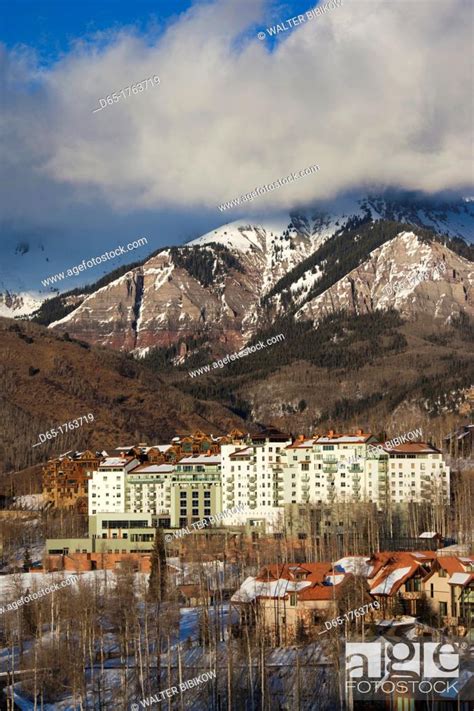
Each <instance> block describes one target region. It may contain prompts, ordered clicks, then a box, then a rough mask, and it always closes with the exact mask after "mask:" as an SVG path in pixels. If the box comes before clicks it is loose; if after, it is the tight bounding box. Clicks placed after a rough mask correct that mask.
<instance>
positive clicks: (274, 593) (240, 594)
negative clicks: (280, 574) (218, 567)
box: [231, 576, 311, 602]
mask: <svg viewBox="0 0 474 711" xmlns="http://www.w3.org/2000/svg"><path fill="white" fill-rule="evenodd" d="M310 585H311V583H310V582H305V581H298V582H296V581H295V582H293V581H292V580H285V579H284V578H279V579H278V580H270V581H268V582H267V581H265V582H263V581H262V582H259V581H257V579H256V578H254V577H252V576H250V577H248V578H246V580H244V582H243V583H242V585H241V586H240V588H239V589H238V590H237V592H235V593H234V594H233V595H232V598H231V600H232V602H250V601H251V600H255V598H257V597H285V596H286V595H288V593H290V592H297V591H298V590H303V589H304V588H307V587H309V586H310Z"/></svg>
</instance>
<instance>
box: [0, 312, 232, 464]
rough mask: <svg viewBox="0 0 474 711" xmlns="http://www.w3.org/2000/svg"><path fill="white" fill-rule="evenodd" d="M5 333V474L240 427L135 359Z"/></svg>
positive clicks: (0, 379) (2, 327) (11, 324)
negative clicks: (89, 419)
mask: <svg viewBox="0 0 474 711" xmlns="http://www.w3.org/2000/svg"><path fill="white" fill-rule="evenodd" d="M0 334H1V364H0V393H1V395H0V421H1V423H2V424H1V428H2V437H1V442H2V444H1V448H0V471H3V472H5V471H10V470H11V469H12V468H15V469H19V468H24V467H27V466H32V465H34V464H37V463H38V462H41V461H45V460H46V459H47V458H48V457H49V456H53V455H57V454H60V453H61V452H64V451H67V450H68V449H79V450H80V449H83V448H86V447H90V448H102V447H105V448H107V447H112V446H117V445H118V444H119V443H120V442H122V443H125V444H128V443H130V442H137V441H139V440H140V441H147V442H150V443H152V442H153V443H157V442H163V441H167V440H169V438H170V437H172V436H174V435H175V434H177V433H183V432H188V431H191V430H193V429H195V428H197V427H199V428H201V429H204V430H206V431H211V432H214V433H216V434H218V433H223V432H226V431H228V430H229V429H231V428H232V427H233V426H235V425H236V426H238V425H239V424H241V420H240V418H239V417H238V416H237V415H235V414H234V413H233V412H232V411H231V410H230V409H228V408H225V407H221V406H219V405H216V404H215V403H213V404H212V406H210V407H208V405H207V404H206V403H205V402H197V401H196V400H195V399H194V398H193V397H192V396H191V395H189V394H186V393H183V392H181V391H180V390H177V389H176V388H174V387H173V386H172V385H168V384H166V383H165V382H164V381H163V380H162V378H161V377H160V376H159V375H157V374H155V373H152V372H151V371H150V369H149V368H146V367H145V366H144V365H143V364H141V363H139V362H136V361H134V360H133V359H132V358H130V357H129V356H126V355H123V354H119V353H115V352H113V351H107V350H106V349H103V348H94V347H91V346H89V345H88V344H87V343H80V342H77V341H72V340H70V339H69V338H68V337H67V336H66V337H60V336H58V335H56V334H55V333H53V332H51V331H50V330H48V329H46V328H44V327H42V326H38V325H36V324H31V323H27V322H17V321H12V320H11V319H5V318H1V319H0ZM88 413H93V415H94V421H93V423H92V424H84V425H83V426H82V427H79V428H78V429H74V430H73V431H71V432H69V431H68V432H67V433H65V434H62V435H59V436H58V437H57V438H56V439H53V440H51V441H47V442H45V443H44V444H43V445H41V446H38V447H35V448H33V445H34V444H35V443H36V442H37V441H38V436H39V434H40V433H45V432H46V431H48V430H49V429H50V428H51V427H55V426H57V425H59V424H63V423H65V422H68V421H70V420H73V419H75V418H77V417H79V416H81V415H83V416H84V415H86V414H88Z"/></svg>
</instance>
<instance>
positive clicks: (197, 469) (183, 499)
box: [170, 455, 222, 528]
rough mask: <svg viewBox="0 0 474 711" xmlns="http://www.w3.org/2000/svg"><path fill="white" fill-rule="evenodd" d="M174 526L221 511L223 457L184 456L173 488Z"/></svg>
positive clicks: (171, 516) (172, 519)
mask: <svg viewBox="0 0 474 711" xmlns="http://www.w3.org/2000/svg"><path fill="white" fill-rule="evenodd" d="M170 499H171V506H170V518H171V526H172V527H175V526H178V527H179V528H181V527H183V526H187V525H188V524H189V523H195V522H196V521H199V520H201V519H202V518H204V517H205V516H214V515H215V514H218V513H220V512H221V511H222V485H221V457H220V455H206V456H197V457H184V458H183V459H181V460H180V461H179V463H178V464H177V465H176V472H175V476H174V477H173V481H172V484H171V491H170Z"/></svg>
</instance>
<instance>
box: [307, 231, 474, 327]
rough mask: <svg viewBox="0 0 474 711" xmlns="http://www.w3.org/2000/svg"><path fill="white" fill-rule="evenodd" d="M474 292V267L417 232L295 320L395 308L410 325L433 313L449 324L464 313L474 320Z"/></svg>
mask: <svg viewBox="0 0 474 711" xmlns="http://www.w3.org/2000/svg"><path fill="white" fill-rule="evenodd" d="M437 265H441V269H442V272H441V271H440V270H437V269H436V267H437ZM473 287H474V265H473V263H472V262H470V261H469V260H467V259H464V258H463V257H461V256H459V255H457V254H455V253H454V252H452V251H451V250H450V249H447V248H446V247H444V246H443V245H441V244H439V243H438V242H431V243H429V244H427V243H425V242H423V241H421V240H420V239H419V238H418V237H417V236H416V235H415V234H414V233H413V232H402V233H400V234H399V235H398V236H397V237H395V238H394V239H392V240H390V241H389V242H386V243H385V244H383V245H382V246H381V247H379V248H377V249H375V250H374V251H373V252H372V253H371V255H370V259H369V260H367V261H365V262H364V263H363V264H361V265H360V266H359V267H357V268H356V269H353V270H352V271H351V272H349V274H347V276H346V277H344V278H343V279H341V280H340V281H338V282H337V283H336V284H334V285H333V286H331V287H330V288H329V289H327V290H326V291H325V292H324V293H323V294H321V295H319V296H317V297H316V298H314V299H312V300H309V301H307V302H306V303H305V304H304V306H302V307H301V308H300V309H299V310H298V311H297V313H296V318H299V319H313V320H315V321H316V320H319V319H320V318H322V317H323V316H325V315H326V314H328V313H333V312H334V311H337V310H339V309H345V310H347V311H352V312H354V313H356V314H362V313H368V312H371V311H375V310H376V309H387V308H390V307H394V308H395V309H397V311H399V313H400V314H401V315H402V316H404V317H405V318H408V319H413V318H414V317H415V316H417V315H422V314H423V313H429V314H431V315H432V316H434V317H435V318H438V319H442V320H443V322H447V321H448V320H449V318H450V317H452V316H455V315H458V314H459V312H460V311H463V310H465V311H466V312H467V313H469V314H470V315H471V316H474V289H473Z"/></svg>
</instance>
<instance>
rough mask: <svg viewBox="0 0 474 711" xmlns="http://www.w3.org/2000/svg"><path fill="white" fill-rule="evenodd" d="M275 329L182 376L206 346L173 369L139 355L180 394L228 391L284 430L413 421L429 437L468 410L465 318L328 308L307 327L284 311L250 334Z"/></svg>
mask: <svg viewBox="0 0 474 711" xmlns="http://www.w3.org/2000/svg"><path fill="white" fill-rule="evenodd" d="M277 333H283V334H284V335H285V340H284V341H283V342H282V343H278V344H275V345H274V346H272V347H271V348H266V349H265V350H262V351H257V352H256V353H254V354H251V355H249V356H247V357H246V358H244V359H241V360H238V361H235V362H233V363H229V364H228V365H226V366H225V367H224V368H222V369H216V370H214V369H213V370H211V372H210V373H202V374H200V375H195V376H194V377H192V378H191V377H190V375H189V371H190V368H192V369H196V368H198V367H199V366H203V365H205V364H206V363H209V362H210V361H211V360H212V358H211V356H210V354H209V353H207V354H203V355H198V354H196V355H195V356H194V357H193V358H192V360H191V364H186V365H180V366H176V365H173V364H172V363H170V362H169V360H168V364H167V361H166V358H165V354H164V353H163V352H158V353H153V354H150V356H148V357H147V358H145V360H144V362H145V363H146V364H148V366H149V367H150V368H152V369H156V371H157V372H160V373H161V374H162V376H163V378H165V379H166V380H167V382H169V383H170V384H173V385H174V386H175V387H177V388H179V389H181V390H182V391H183V392H185V393H188V394H192V395H193V396H194V397H196V398H203V399H206V401H209V400H214V401H215V402H216V403H220V404H226V403H230V402H231V400H230V398H234V399H235V397H236V396H237V397H238V399H239V402H240V407H241V411H242V413H243V414H245V415H246V416H247V417H248V418H249V419H250V420H254V421H260V422H265V423H268V424H272V425H274V426H276V427H279V428H280V429H283V430H285V431H291V432H293V433H294V434H296V433H298V432H306V433H309V432H311V431H312V430H324V429H326V428H328V427H330V426H331V427H335V428H336V429H339V428H340V429H343V430H344V429H345V428H347V427H359V426H364V427H366V428H367V429H368V430H369V431H374V432H379V431H381V430H388V431H390V432H392V433H393V432H405V431H408V430H409V429H410V428H411V427H412V426H415V427H418V426H423V427H424V432H425V433H426V435H427V436H432V437H435V436H436V437H438V436H440V435H441V434H442V433H443V432H445V431H446V430H449V428H450V427H451V425H452V423H453V422H459V419H460V418H464V417H468V416H469V415H470V413H472V410H473V407H474V399H473V395H474V391H473V388H472V384H473V383H474V347H473V346H474V322H473V320H472V319H469V317H468V316H466V315H465V314H464V315H462V316H460V317H457V318H454V319H453V320H452V322H451V324H450V325H446V326H440V325H439V324H438V323H437V322H436V320H435V319H433V318H430V317H428V316H427V317H425V318H424V319H423V320H419V321H417V322H415V323H410V322H408V321H405V320H404V319H402V318H401V317H400V315H399V313H398V312H397V311H395V310H388V311H385V312H377V313H365V314H362V315H354V314H350V313H347V312H338V313H333V314H330V315H327V316H326V317H324V318H323V319H322V320H321V321H320V322H319V323H318V324H317V325H316V326H315V325H313V324H312V323H311V322H309V321H296V322H295V321H294V319H292V318H291V317H286V318H282V319H277V320H276V321H275V322H274V323H272V324H271V326H269V327H268V328H267V329H266V330H262V331H260V332H259V333H258V334H257V335H256V337H255V339H252V341H258V340H259V339H262V340H264V339H266V338H268V337H269V336H272V335H275V334H277ZM193 372H195V370H193Z"/></svg>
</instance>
